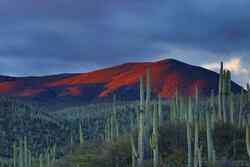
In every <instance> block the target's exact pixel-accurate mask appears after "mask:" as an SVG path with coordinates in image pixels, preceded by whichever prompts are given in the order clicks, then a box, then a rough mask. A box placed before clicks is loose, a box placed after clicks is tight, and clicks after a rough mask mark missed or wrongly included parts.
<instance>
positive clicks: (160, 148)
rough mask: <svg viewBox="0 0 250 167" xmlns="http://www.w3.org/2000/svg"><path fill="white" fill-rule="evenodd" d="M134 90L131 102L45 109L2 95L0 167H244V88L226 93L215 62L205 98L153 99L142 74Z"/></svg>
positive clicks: (248, 109)
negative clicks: (213, 84) (214, 80)
mask: <svg viewBox="0 0 250 167" xmlns="http://www.w3.org/2000/svg"><path fill="white" fill-rule="evenodd" d="M138 85H139V90H138V94H140V96H139V97H140V98H139V99H138V100H136V101H121V100H119V98H118V97H116V95H115V92H113V94H112V95H111V96H112V100H111V101H110V102H102V103H101V102H100V103H94V104H88V105H86V104H85V105H80V106H71V107H66V108H60V109H55V108H53V110H50V109H49V108H47V107H44V106H41V105H34V104H29V103H27V102H22V101H18V100H17V99H15V98H9V97H8V98H7V97H2V98H1V100H0V103H1V105H0V114H1V117H0V143H1V145H0V157H1V158H0V166H1V167H59V166H60V167H147V166H152V167H221V166H225V167H229V166H232V167H245V166H250V86H249V85H247V89H242V91H241V93H239V94H234V93H233V92H232V91H231V74H230V71H227V70H224V68H223V63H222V64H221V70H220V78H219V84H218V91H216V90H211V95H210V97H206V96H202V95H201V94H200V93H199V92H200V90H199V89H198V88H196V89H195V90H194V96H182V95H181V93H180V92H179V91H178V90H175V96H174V97H171V98H163V97H161V95H160V94H159V95H153V93H152V88H151V71H150V69H147V72H146V73H145V75H143V76H141V77H140V82H139V83H138Z"/></svg>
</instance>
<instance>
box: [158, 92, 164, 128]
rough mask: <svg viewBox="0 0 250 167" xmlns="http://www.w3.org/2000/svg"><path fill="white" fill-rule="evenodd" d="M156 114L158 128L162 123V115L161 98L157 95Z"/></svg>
mask: <svg viewBox="0 0 250 167" xmlns="http://www.w3.org/2000/svg"><path fill="white" fill-rule="evenodd" d="M158 113H159V127H160V126H161V125H162V122H163V113H162V98H161V95H160V94H159V95H158Z"/></svg>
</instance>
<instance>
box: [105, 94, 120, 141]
mask: <svg viewBox="0 0 250 167" xmlns="http://www.w3.org/2000/svg"><path fill="white" fill-rule="evenodd" d="M104 132H105V135H104V136H105V140H106V141H112V140H113V139H115V138H117V137H119V135H120V127H119V122H118V116H117V106H116V96H115V95H114V96H113V104H112V112H111V114H109V117H108V119H107V121H106V124H105V131H104Z"/></svg>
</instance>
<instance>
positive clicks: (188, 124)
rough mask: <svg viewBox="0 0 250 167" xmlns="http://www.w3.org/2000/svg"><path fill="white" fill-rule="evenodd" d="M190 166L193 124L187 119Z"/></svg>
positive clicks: (190, 164)
mask: <svg viewBox="0 0 250 167" xmlns="http://www.w3.org/2000/svg"><path fill="white" fill-rule="evenodd" d="M187 144H188V167H192V131H191V124H190V122H188V121H187Z"/></svg>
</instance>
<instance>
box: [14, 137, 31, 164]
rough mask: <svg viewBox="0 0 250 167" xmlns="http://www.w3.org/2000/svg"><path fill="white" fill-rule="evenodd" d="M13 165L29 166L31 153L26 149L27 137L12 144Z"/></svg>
mask: <svg viewBox="0 0 250 167" xmlns="http://www.w3.org/2000/svg"><path fill="white" fill-rule="evenodd" d="M13 166H14V167H31V166H32V153H31V151H30V150H29V149H28V143H27V137H24V138H23V139H20V140H19V142H18V144H16V143H14V144H13Z"/></svg>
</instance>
